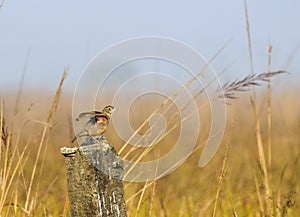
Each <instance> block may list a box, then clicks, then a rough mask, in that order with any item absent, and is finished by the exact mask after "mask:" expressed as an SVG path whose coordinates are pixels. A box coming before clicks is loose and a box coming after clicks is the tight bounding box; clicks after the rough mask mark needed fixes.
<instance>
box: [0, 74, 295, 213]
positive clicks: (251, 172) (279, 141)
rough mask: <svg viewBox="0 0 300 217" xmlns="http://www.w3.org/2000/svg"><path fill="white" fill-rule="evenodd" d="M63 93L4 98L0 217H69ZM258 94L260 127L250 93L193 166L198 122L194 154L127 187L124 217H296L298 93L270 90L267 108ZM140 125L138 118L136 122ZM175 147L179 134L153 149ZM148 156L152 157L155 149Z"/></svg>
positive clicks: (68, 123) (67, 99)
mask: <svg viewBox="0 0 300 217" xmlns="http://www.w3.org/2000/svg"><path fill="white" fill-rule="evenodd" d="M280 76H283V77H284V76H286V75H280ZM265 84H266V83H265ZM274 89H275V88H274ZM61 90H63V84H62V83H61V86H60V88H58V91H57V93H56V94H55V93H44V94H41V93H40V94H37V93H34V92H32V91H31V92H26V91H23V92H22V93H21V95H19V96H20V98H19V99H18V100H17V95H16V94H13V93H5V95H4V96H1V97H2V99H3V100H2V103H1V109H0V114H1V128H2V132H1V136H2V140H1V153H0V157H1V158H0V166H1V167H0V184H1V189H0V215H1V216H68V212H69V205H68V200H67V199H66V198H67V183H66V178H67V177H66V170H65V167H64V157H63V156H62V155H61V154H60V147H62V146H67V147H71V146H72V145H71V144H70V140H71V138H72V137H73V135H74V132H73V129H72V117H71V95H70V94H68V93H65V92H63V91H62V92H61ZM259 90H260V91H259V93H258V95H257V101H256V104H255V105H256V106H257V111H258V116H257V120H255V117H254V112H253V108H252V105H251V103H250V97H251V94H250V95H249V94H248V93H243V94H238V96H239V99H235V100H231V104H230V105H228V107H227V126H226V131H225V135H224V139H223V142H222V144H221V148H220V149H219V150H218V152H217V154H216V156H215V157H214V158H213V160H212V161H211V162H210V163H209V164H208V165H207V166H206V167H204V168H199V167H198V166H197V164H198V160H199V157H200V154H201V151H202V148H201V144H202V143H203V142H204V141H205V140H206V139H207V138H206V137H207V130H208V127H207V126H209V123H208V124H207V125H206V124H205V123H201V124H202V125H201V126H202V127H201V132H203V133H202V134H201V136H200V137H199V141H198V145H197V150H196V151H195V152H194V153H193V154H192V155H191V156H190V157H189V158H188V160H187V161H186V162H185V163H184V164H183V165H182V166H181V167H180V168H179V169H177V170H176V171H175V172H173V173H171V174H170V175H168V176H165V177H163V178H162V179H159V180H156V181H155V182H150V181H149V182H147V183H128V182H124V186H125V196H126V205H127V211H128V216H179V217H184V216H189V217H190V216H199V217H201V216H220V217H221V216H225V217H226V216H234V217H237V216H239V217H240V216H249V217H250V216H278V217H281V216H292V217H296V216H298V215H299V213H300V207H299V205H298V203H297V201H299V191H300V185H299V183H300V174H299V171H300V162H299V156H300V134H299V128H300V116H299V114H300V113H299V108H300V105H299V102H298V101H297V100H296V99H299V93H297V91H296V90H283V91H280V92H279V91H276V90H275V91H274V92H275V93H273V94H272V101H271V107H270V106H268V103H267V102H268V101H267V99H268V94H267V88H266V85H264V86H263V87H260V88H259ZM250 93H251V92H250ZM275 95H276V96H275ZM139 106H144V107H145V108H146V107H147V105H139ZM268 108H271V113H268ZM203 112H204V111H203ZM200 113H201V111H200ZM204 113H205V112H204ZM268 114H269V115H270V114H271V120H272V122H271V128H268ZM139 118H141V119H142V120H139ZM143 118H144V117H143V116H142V115H141V116H137V115H136V116H135V119H133V121H134V122H136V123H141V121H143ZM204 121H206V120H204ZM258 122H259V123H260V127H261V128H260V131H259V132H257V131H256V126H257V123H258ZM137 126H138V125H136V126H135V127H137ZM268 129H269V130H268ZM258 134H259V135H258ZM106 136H107V138H108V140H109V141H111V142H112V143H113V144H114V145H115V148H116V149H117V150H120V148H121V147H122V145H123V144H124V141H121V140H120V139H118V138H116V135H115V134H114V131H113V126H111V127H110V129H109V131H108V132H107V134H106ZM259 136H260V138H261V147H262V148H263V151H264V156H263V158H264V160H263V161H262V155H261V150H259V148H260V146H259V145H258V142H259V141H258V140H257V137H259ZM269 139H271V140H270V143H268V141H269ZM175 140H176V134H173V135H171V136H169V137H166V138H165V139H164V140H163V141H162V143H161V144H159V146H158V149H156V150H158V152H159V153H161V152H163V151H164V150H165V151H166V150H169V148H170V147H172V145H173V144H174V142H175ZM199 147H200V148H199ZM270 147H271V149H270ZM137 153H138V152H137ZM151 154H154V155H153V156H157V153H155V150H154V151H153V152H151V153H150V155H151ZM133 156H134V154H133ZM264 164H265V167H266V168H264ZM265 169H266V170H265ZM266 172H267V174H266Z"/></svg>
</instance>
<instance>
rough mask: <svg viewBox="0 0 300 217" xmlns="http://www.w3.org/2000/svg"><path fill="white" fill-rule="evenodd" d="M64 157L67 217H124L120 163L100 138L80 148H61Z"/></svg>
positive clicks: (95, 138) (124, 208) (114, 152)
mask: <svg viewBox="0 0 300 217" xmlns="http://www.w3.org/2000/svg"><path fill="white" fill-rule="evenodd" d="M61 153H62V154H63V155H64V156H65V161H66V168H67V176H68V193H69V203H70V214H71V217H77V216H78V217H85V216H86V217H93V216H98V217H99V216H100V217H115V216H116V217H126V216H127V214H126V206H125V200H124V188H123V183H122V176H123V170H124V169H123V164H122V160H121V159H120V158H119V157H118V155H117V153H116V151H115V149H114V148H113V147H112V145H111V144H110V143H109V142H108V141H107V140H106V139H105V137H104V136H100V137H94V138H92V137H88V138H87V139H86V141H85V142H83V143H82V144H81V145H80V147H75V148H66V147H63V148H61Z"/></svg>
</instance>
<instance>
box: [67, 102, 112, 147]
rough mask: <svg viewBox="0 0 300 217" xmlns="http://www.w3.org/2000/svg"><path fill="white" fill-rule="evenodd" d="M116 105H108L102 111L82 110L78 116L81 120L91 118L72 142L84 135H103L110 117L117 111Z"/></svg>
mask: <svg viewBox="0 0 300 217" xmlns="http://www.w3.org/2000/svg"><path fill="white" fill-rule="evenodd" d="M115 110H116V109H115V107H114V106H111V105H108V106H105V107H104V108H103V110H102V111H90V112H82V113H80V114H79V115H78V117H77V118H76V121H79V120H80V119H83V118H89V121H88V122H87V123H86V124H85V125H84V127H83V129H82V130H81V131H80V132H79V133H78V134H77V135H76V136H75V137H74V139H73V140H72V143H74V142H75V140H76V139H78V138H80V137H83V136H101V135H102V134H103V133H104V132H105V131H106V129H107V126H108V124H109V120H110V117H111V115H112V113H113V112H114V111H115Z"/></svg>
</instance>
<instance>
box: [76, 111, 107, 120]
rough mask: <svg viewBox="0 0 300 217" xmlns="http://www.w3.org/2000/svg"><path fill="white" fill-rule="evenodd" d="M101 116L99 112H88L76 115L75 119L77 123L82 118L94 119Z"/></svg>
mask: <svg viewBox="0 0 300 217" xmlns="http://www.w3.org/2000/svg"><path fill="white" fill-rule="evenodd" d="M101 114H103V113H102V112H100V111H90V112H82V113H80V114H79V115H78V117H77V118H76V121H79V120H80V119H82V118H91V117H95V116H98V115H101Z"/></svg>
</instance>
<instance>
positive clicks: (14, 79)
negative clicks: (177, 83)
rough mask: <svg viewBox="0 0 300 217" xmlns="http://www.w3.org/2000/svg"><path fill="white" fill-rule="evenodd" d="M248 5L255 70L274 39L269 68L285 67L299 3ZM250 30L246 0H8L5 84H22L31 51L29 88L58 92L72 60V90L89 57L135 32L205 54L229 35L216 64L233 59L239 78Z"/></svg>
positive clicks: (296, 39)
mask: <svg viewBox="0 0 300 217" xmlns="http://www.w3.org/2000/svg"><path fill="white" fill-rule="evenodd" d="M248 9H249V17H250V25H251V32H252V43H253V51H254V63H255V70H256V72H261V71H264V70H266V68H267V47H268V40H269V38H270V41H271V43H272V44H273V47H274V49H273V54H272V55H273V56H272V58H273V59H272V60H273V61H272V69H273V70H277V69H282V68H283V67H284V66H285V63H286V62H287V59H288V57H289V56H290V55H291V53H292V52H293V50H294V49H295V48H296V47H297V46H299V43H300V13H299V11H300V1H299V0H286V1H282V0H281V1H280V0H268V1H266V0H265V1H248ZM245 28H246V24H245V16H244V5H243V0H228V1H216V0H212V1H196V0H193V1H174V0H172V1H170V0H165V1H158V0H154V1H138V0H128V1H100V0H97V1H95V0H93V1H77V0H60V1H57V0H52V1H47V2H46V1H37V0H26V1H16V0H6V1H5V3H4V5H3V7H2V8H1V9H0V74H1V80H0V90H5V89H16V88H17V86H18V84H19V81H20V77H21V72H22V69H23V65H24V62H25V59H26V56H27V53H28V51H29V50H30V56H29V59H28V64H27V71H26V77H25V80H24V85H25V87H31V88H34V87H42V88H45V89H50V90H54V89H55V88H56V87H57V83H58V81H59V79H60V77H61V74H62V71H63V69H64V67H65V66H66V65H70V71H69V76H68V79H67V80H66V88H69V89H70V90H72V88H73V87H74V86H75V84H76V81H77V79H78V77H79V75H80V73H81V72H82V70H83V69H84V67H85V65H86V64H87V63H88V62H89V60H90V59H91V58H93V57H94V56H95V55H96V54H98V53H99V52H100V51H101V50H103V49H105V48H107V47H109V46H111V45H112V44H115V43H117V42H119V41H122V40H126V39H129V38H132V37H138V36H163V37H170V38H173V39H176V40H179V41H182V42H184V43H186V44H188V45H189V46H191V47H193V48H194V49H196V50H197V51H198V52H199V53H201V54H202V55H203V56H204V57H206V58H207V59H209V58H210V57H211V56H212V55H213V54H214V53H215V52H216V51H217V50H218V49H219V48H220V47H222V46H223V45H224V44H225V43H226V42H227V41H228V40H230V39H232V41H231V43H230V44H229V46H228V47H227V48H226V49H225V50H224V52H222V54H221V55H220V56H219V57H218V58H217V59H216V61H215V62H214V63H213V66H214V68H215V69H216V70H217V71H220V70H222V69H223V68H224V67H226V66H227V65H228V64H231V63H233V62H234V64H233V65H232V66H231V68H230V69H229V70H228V71H227V72H226V74H225V76H224V77H225V79H234V78H238V77H242V76H244V75H246V73H248V72H249V63H248V50H247V35H246V31H245ZM299 57H300V50H299V52H297V53H296V54H295V55H294V61H293V62H292V64H291V65H290V66H289V68H288V69H289V71H291V73H292V75H290V77H295V78H297V79H299V76H297V74H299V69H300V61H299ZM294 80H295V79H294ZM297 81H298V80H296V81H295V82H297Z"/></svg>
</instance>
